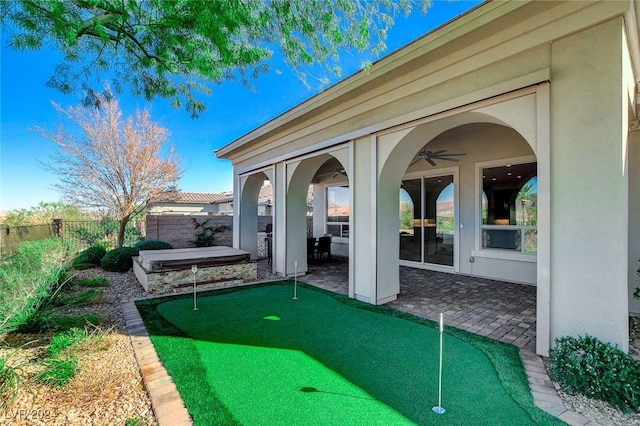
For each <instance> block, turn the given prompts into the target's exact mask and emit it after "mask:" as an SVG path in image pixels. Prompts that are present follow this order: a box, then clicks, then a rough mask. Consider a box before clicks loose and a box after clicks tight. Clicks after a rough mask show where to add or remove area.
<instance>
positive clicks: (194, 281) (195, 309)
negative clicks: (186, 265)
mask: <svg viewBox="0 0 640 426" xmlns="http://www.w3.org/2000/svg"><path fill="white" fill-rule="evenodd" d="M191 272H192V273H193V310H194V311H197V310H198V306H197V305H196V274H197V273H198V265H191Z"/></svg>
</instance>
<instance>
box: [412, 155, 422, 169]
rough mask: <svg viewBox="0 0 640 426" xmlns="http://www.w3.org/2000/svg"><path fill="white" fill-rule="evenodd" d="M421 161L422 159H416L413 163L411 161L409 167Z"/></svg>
mask: <svg viewBox="0 0 640 426" xmlns="http://www.w3.org/2000/svg"><path fill="white" fill-rule="evenodd" d="M420 160H422V157H420V158H418V159H416V160H415V161H413V162H412V163H411V164H409V167H411V166H413V165H414V164H416V163H417V162H418V161H420Z"/></svg>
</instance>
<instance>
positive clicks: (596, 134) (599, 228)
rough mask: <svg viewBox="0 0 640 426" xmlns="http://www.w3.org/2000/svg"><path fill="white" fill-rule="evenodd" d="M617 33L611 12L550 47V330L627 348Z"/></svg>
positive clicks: (618, 24)
mask: <svg viewBox="0 0 640 426" xmlns="http://www.w3.org/2000/svg"><path fill="white" fill-rule="evenodd" d="M621 40H622V19H616V20H612V21H610V22H607V23H605V24H602V25H600V26H597V27H594V28H590V29H588V30H585V31H582V32H580V33H577V34H573V35H571V36H568V37H566V38H564V39H562V40H558V41H557V42H555V43H554V44H553V47H552V62H553V68H552V84H551V111H552V112H553V115H552V120H551V141H552V143H551V158H552V162H551V179H552V192H551V196H552V199H551V223H552V233H551V241H552V243H551V250H552V252H551V255H552V269H551V338H552V339H553V338H555V337H559V336H563V335H578V334H586V333H589V334H590V335H593V336H596V337H599V338H602V339H604V340H607V341H611V342H613V343H616V344H618V345H620V346H621V347H622V348H623V349H624V350H626V349H627V348H628V325H627V312H628V310H627V307H628V301H627V278H628V272H627V265H628V255H627V247H628V244H627V234H628V230H627V209H626V197H627V195H626V193H625V169H624V164H623V162H622V161H623V158H624V155H623V139H624V138H623V135H622V128H623V124H626V123H623V111H622V106H621V101H620V96H621V92H622V61H621V58H622V46H621ZM625 136H626V134H625Z"/></svg>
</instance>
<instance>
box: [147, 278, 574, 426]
mask: <svg viewBox="0 0 640 426" xmlns="http://www.w3.org/2000/svg"><path fill="white" fill-rule="evenodd" d="M207 294H209V295H207V296H205V295H204V294H202V295H199V298H198V310H197V311H193V300H192V298H189V297H184V296H183V297H172V298H169V299H155V300H147V301H141V302H138V307H139V309H140V311H141V313H142V316H143V318H144V321H145V324H146V325H147V328H148V330H149V334H150V336H151V339H152V341H153V343H154V345H155V346H156V350H157V351H158V354H159V356H160V358H161V359H162V361H163V363H164V364H165V366H166V368H167V370H168V371H169V374H171V376H172V377H173V379H174V381H175V382H176V385H177V387H178V390H179V391H180V394H181V396H182V397H183V399H184V401H185V404H186V406H187V409H188V410H189V413H190V414H191V415H192V417H193V419H194V421H195V423H196V424H202V425H204V424H207V425H208V424H225V425H226V424H244V425H263V424H269V425H276V424H282V425H294V424H305V425H312V424H317V425H331V424H335V425H345V424H349V425H356V424H362V425H365V424H366V425H369V424H385V425H390V424H394V425H395V424H398V425H399V424H414V423H417V424H434V425H438V424H466V425H468V424H487V425H499V424H504V425H515V424H517V425H527V424H562V422H560V421H559V420H557V419H555V418H553V417H551V416H549V415H548V414H546V413H544V412H543V411H541V410H538V409H537V408H535V407H534V406H533V402H532V398H531V395H530V391H529V388H528V385H527V379H526V375H525V373H524V370H523V367H522V364H521V362H520V359H519V355H518V350H517V348H515V347H514V346H510V345H505V344H501V343H497V342H494V341H491V340H489V339H485V338H482V337H478V336H475V335H472V334H469V333H465V332H462V331H459V330H455V329H451V328H447V329H446V333H445V336H444V353H445V355H444V367H443V397H442V406H443V407H444V408H445V409H446V410H447V412H446V414H444V415H438V414H435V413H434V412H433V411H432V407H433V406H434V405H437V402H438V389H437V384H438V345H439V334H438V330H437V324H434V323H433V322H432V321H428V320H425V319H422V318H418V317H414V316H411V315H408V314H404V313H400V312H398V311H394V310H391V309H388V308H385V307H380V306H372V305H367V304H363V303H360V302H358V301H355V300H352V299H348V298H346V297H344V296H340V295H335V294H333V293H329V292H326V291H322V290H318V289H314V288H313V287H308V286H305V285H300V286H299V288H298V299H297V300H292V295H293V293H292V284H291V283H290V282H281V283H277V284H273V285H262V286H253V287H243V288H238V289H232V290H231V289H227V290H225V291H217V292H210V293H207Z"/></svg>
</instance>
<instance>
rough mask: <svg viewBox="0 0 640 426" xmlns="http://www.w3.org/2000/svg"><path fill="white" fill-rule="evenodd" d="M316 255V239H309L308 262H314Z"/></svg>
mask: <svg viewBox="0 0 640 426" xmlns="http://www.w3.org/2000/svg"><path fill="white" fill-rule="evenodd" d="M315 255H316V239H315V238H313V237H308V238H307V260H314V259H315Z"/></svg>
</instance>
